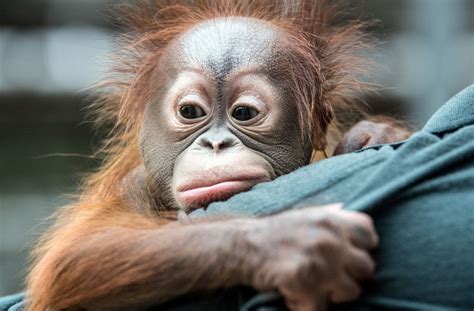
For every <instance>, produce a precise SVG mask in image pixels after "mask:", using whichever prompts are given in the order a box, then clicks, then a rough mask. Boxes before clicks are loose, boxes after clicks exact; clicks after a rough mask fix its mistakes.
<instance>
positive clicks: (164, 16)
mask: <svg viewBox="0 0 474 311" xmlns="http://www.w3.org/2000/svg"><path fill="white" fill-rule="evenodd" d="M119 16H120V18H119V19H118V21H119V23H121V24H122V25H124V26H125V27H126V28H127V29H128V30H129V32H128V33H126V34H124V35H123V36H122V37H121V38H120V41H119V49H118V50H117V52H116V53H115V55H114V63H115V66H114V69H113V71H112V74H111V78H110V79H109V80H107V81H105V82H103V83H102V84H101V85H100V86H101V89H104V88H105V90H106V91H105V92H103V93H102V95H101V96H100V97H99V100H98V101H97V102H96V103H95V104H94V105H93V107H92V108H93V111H94V112H95V116H96V118H95V121H96V123H97V124H98V125H99V126H103V125H104V124H107V125H109V126H111V127H112V130H111V131H110V133H109V137H108V139H107V140H106V141H105V144H104V146H103V148H102V149H101V150H100V151H101V153H102V154H104V155H105V162H104V165H103V166H102V168H101V169H100V171H99V172H98V173H95V174H92V175H91V176H90V177H89V178H88V179H87V183H86V185H85V188H86V192H85V194H86V195H100V196H101V197H102V198H104V197H108V196H109V195H110V194H111V193H112V194H113V193H114V191H111V188H110V187H111V186H112V185H116V184H117V183H118V182H119V181H120V180H121V179H122V178H123V177H124V176H125V175H126V174H127V173H129V172H130V171H131V170H132V169H133V168H134V167H136V166H138V165H139V164H140V162H141V159H140V155H139V146H138V132H139V126H140V123H141V118H142V113H143V105H144V103H146V102H147V101H148V99H149V98H150V96H151V95H152V94H151V92H152V89H153V88H152V87H150V83H151V81H152V78H153V77H152V74H153V72H154V70H155V69H156V67H157V64H158V61H159V59H160V56H161V54H162V53H163V52H164V51H165V47H166V46H167V45H168V44H169V43H170V42H171V41H172V40H173V39H175V38H176V37H177V36H179V35H181V34H182V33H184V32H186V31H187V30H189V29H190V28H191V27H193V26H195V25H196V24H198V23H200V22H203V21H205V20H208V19H212V18H219V17H228V16H242V17H251V18H256V19H260V20H263V21H267V22H269V23H271V24H272V25H275V26H276V27H279V28H280V29H282V30H283V31H285V32H286V33H287V34H288V38H289V40H290V41H291V45H290V46H291V47H292V50H293V51H292V52H293V55H295V56H296V57H297V60H298V61H295V62H294V63H293V64H292V66H291V67H292V68H291V70H290V72H289V74H290V76H291V77H290V78H291V80H292V81H293V83H292V84H293V85H292V89H293V95H294V96H295V102H296V104H297V105H298V106H299V112H300V115H299V122H300V126H301V129H302V133H303V135H306V137H310V139H311V141H312V142H313V146H314V149H315V150H324V148H325V147H326V139H325V136H326V131H327V127H328V124H329V123H330V122H332V121H333V120H334V113H333V111H334V109H333V108H335V107H340V106H341V105H344V106H346V107H348V109H351V108H350V105H349V104H351V100H352V99H353V98H354V96H353V95H354V94H359V93H360V92H361V91H362V90H365V89H366V87H367V86H366V84H364V83H363V82H361V81H360V77H361V75H363V74H364V73H365V71H366V69H367V66H368V62H367V60H366V59H365V58H364V52H365V51H366V50H367V48H369V47H371V46H372V42H373V41H372V40H371V38H370V37H369V36H367V33H366V31H365V30H366V28H367V26H368V25H369V23H368V22H364V21H360V20H350V19H349V20H348V19H347V14H346V11H345V9H344V6H342V5H341V2H340V1H329V0H255V1H250V0H194V1H193V0H139V1H136V2H134V3H133V4H128V5H123V6H121V7H120V8H119Z"/></svg>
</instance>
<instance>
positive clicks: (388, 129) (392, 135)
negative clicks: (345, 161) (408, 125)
mask: <svg viewBox="0 0 474 311" xmlns="http://www.w3.org/2000/svg"><path fill="white" fill-rule="evenodd" d="M410 135H411V132H410V131H409V130H407V129H405V128H403V127H401V126H398V125H396V124H395V123H393V122H390V121H383V122H373V121H360V122H358V123H357V124H356V125H354V126H353V127H351V128H350V129H349V131H348V132H347V133H346V134H345V135H344V137H342V139H341V141H340V142H339V144H338V145H337V146H336V149H334V155H340V154H345V153H350V152H354V151H356V150H360V149H362V148H366V147H369V146H373V145H378V144H389V143H394V142H397V141H401V140H404V139H407V138H408V137H410Z"/></svg>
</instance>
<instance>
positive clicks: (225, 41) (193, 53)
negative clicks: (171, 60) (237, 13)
mask: <svg viewBox="0 0 474 311" xmlns="http://www.w3.org/2000/svg"><path fill="white" fill-rule="evenodd" d="M281 36H282V33H281V32H280V31H279V30H278V29H276V28H275V27H274V26H271V25H269V24H267V23H265V22H263V21H259V20H257V19H252V18H244V17H227V18H217V19H212V20H208V21H206V22H204V23H202V24H199V25H197V26H195V27H194V28H192V29H191V30H189V31H188V32H187V33H185V34H184V35H183V36H182V37H180V38H179V39H178V41H177V43H176V50H175V51H176V53H178V55H179V63H180V64H181V65H183V66H186V67H194V68H197V69H201V70H205V71H207V72H208V73H210V74H212V75H213V76H215V77H216V78H217V79H219V80H221V79H225V78H226V76H228V75H230V74H233V73H239V72H241V71H255V70H258V71H260V70H261V69H265V70H271V68H272V67H274V66H276V65H277V64H278V60H277V55H278V54H279V51H280V50H281V44H280V38H281Z"/></svg>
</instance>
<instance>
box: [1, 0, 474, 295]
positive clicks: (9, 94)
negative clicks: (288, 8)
mask: <svg viewBox="0 0 474 311" xmlns="http://www.w3.org/2000/svg"><path fill="white" fill-rule="evenodd" d="M117 2H118V1H112V0H21V1H18V0H17V1H7V0H0V296H1V295H5V294H11V293H14V292H16V291H18V290H20V289H21V288H22V279H23V276H24V269H25V262H26V258H27V254H28V250H29V247H30V245H31V243H32V241H33V239H34V238H36V236H37V234H38V232H40V231H41V230H42V228H44V225H43V224H44V222H45V221H44V219H45V217H47V216H48V215H50V214H51V213H52V212H53V211H54V210H55V209H56V208H58V207H59V206H61V205H64V204H66V203H67V202H69V199H68V197H67V196H65V194H67V193H73V192H74V189H75V186H76V185H77V182H78V180H79V177H80V173H81V172H84V171H87V170H89V169H91V168H92V167H94V166H95V165H96V163H95V162H94V161H91V160H89V159H87V158H86V157H81V156H71V154H72V155H81V154H82V155H87V154H90V153H91V151H92V150H93V148H94V145H96V142H97V138H96V137H95V136H93V135H92V133H91V131H90V129H89V127H88V126H87V124H85V123H81V121H82V120H83V119H84V111H83V108H84V107H85V106H86V105H87V103H88V99H87V95H88V92H87V87H89V86H91V85H92V84H93V83H94V82H95V81H97V80H98V79H100V76H101V74H102V73H103V72H104V70H106V67H107V61H106V54H107V53H108V52H109V51H110V50H111V49H112V47H113V43H112V42H113V36H114V34H115V31H116V30H115V29H114V27H113V26H112V25H110V24H109V23H108V22H107V21H108V18H107V11H108V10H109V8H110V6H111V4H112V3H117ZM351 3H353V5H355V6H357V9H358V10H360V11H362V12H363V13H364V14H365V15H366V16H368V17H372V18H377V19H380V20H381V21H382V24H383V27H382V28H381V29H380V30H378V31H377V35H378V36H379V37H380V39H381V40H382V41H383V42H384V43H383V44H382V45H381V46H380V51H379V53H378V54H377V55H373V57H374V58H376V60H377V61H378V62H379V63H380V64H381V67H380V68H379V69H377V70H376V72H375V73H374V75H373V79H374V80H375V81H377V82H379V83H380V84H382V85H384V86H385V87H386V89H385V90H384V91H383V92H381V93H380V95H378V96H376V97H370V98H369V103H370V104H371V106H372V107H373V110H374V111H376V112H386V113H389V114H393V115H398V116H401V117H403V118H407V119H408V120H409V121H411V122H412V123H414V124H415V125H420V124H422V123H423V122H424V121H425V120H426V119H427V118H428V117H429V115H430V114H431V113H432V112H433V111H435V110H436V109H437V107H439V106H440V105H441V104H442V103H443V102H444V101H446V100H447V99H448V98H449V97H450V96H452V95H453V94H454V93H455V92H457V91H459V90H461V89H462V88H464V87H466V86H467V85H469V84H471V83H473V82H474V74H473V73H474V0H383V1H382V0H367V1H352V2H351ZM61 154H69V156H62V155H61Z"/></svg>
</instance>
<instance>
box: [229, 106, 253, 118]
mask: <svg viewBox="0 0 474 311" xmlns="http://www.w3.org/2000/svg"><path fill="white" fill-rule="evenodd" d="M256 116H258V110H256V109H254V108H251V107H248V106H239V107H237V108H235V109H234V111H232V117H233V118H234V119H236V120H239V121H248V120H251V119H253V118H255V117H256Z"/></svg>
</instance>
